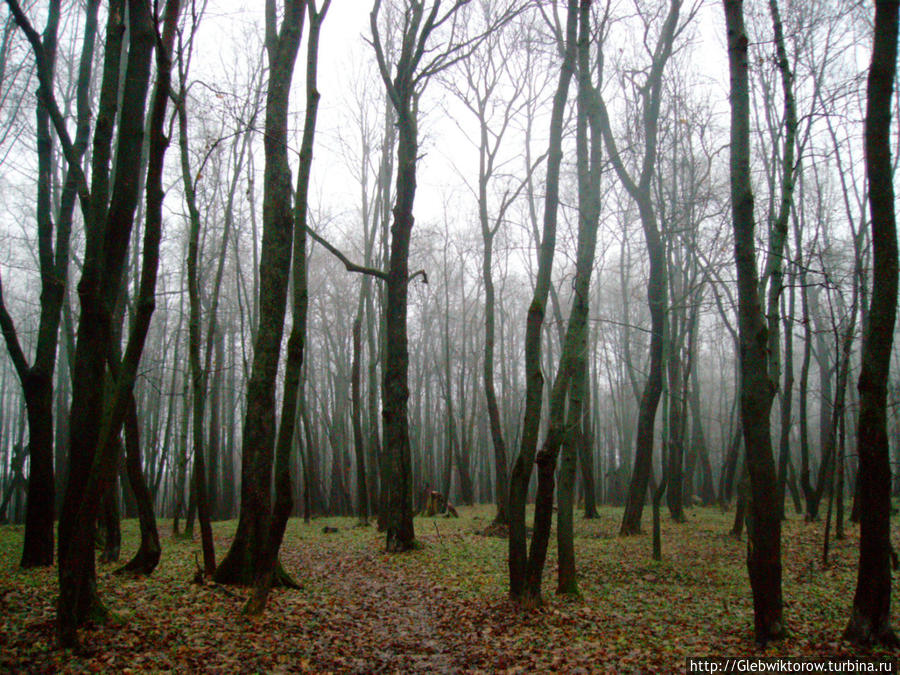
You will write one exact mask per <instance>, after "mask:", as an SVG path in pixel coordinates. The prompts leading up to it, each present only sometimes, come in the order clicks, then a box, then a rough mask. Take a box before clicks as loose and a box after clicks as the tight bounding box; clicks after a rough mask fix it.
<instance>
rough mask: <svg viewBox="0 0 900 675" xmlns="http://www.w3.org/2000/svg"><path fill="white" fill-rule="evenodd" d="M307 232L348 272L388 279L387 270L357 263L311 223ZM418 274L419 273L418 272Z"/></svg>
mask: <svg viewBox="0 0 900 675" xmlns="http://www.w3.org/2000/svg"><path fill="white" fill-rule="evenodd" d="M306 232H307V234H309V236H310V237H312V238H313V240H314V241H317V242H319V243H320V244H321V245H322V246H324V247H325V250H326V251H328V252H329V253H331V255H333V256H334V257H335V258H337V259H338V260H340V261H341V262H342V263H343V264H344V267H345V268H346V270H347V271H348V272H359V273H360V274H368V275H369V276H372V277H377V278H378V279H381V280H382V281H387V280H388V275H387V272H385V271H383V270H379V269H375V268H374V267H365V266H363V265H357V264H356V263H355V262H353V261H352V260H350V259H349V258H348V257H347V256H345V255H344V254H343V253H341V252H340V251H339V250H338V249H337V248H336V247H334V246H332V245H331V244H330V243H328V241H327V240H326V239H324V238H323V237H322V236H321V235H319V234H318V233H317V232H316V231H315V230H313V229H312V228H311V227H310V226H309V225H307V226H306ZM416 274H418V272H417V273H416ZM424 274H425V272H424V271H423V272H422V275H423V276H424ZM413 276H415V275H413ZM410 280H412V277H410ZM426 283H427V277H426Z"/></svg>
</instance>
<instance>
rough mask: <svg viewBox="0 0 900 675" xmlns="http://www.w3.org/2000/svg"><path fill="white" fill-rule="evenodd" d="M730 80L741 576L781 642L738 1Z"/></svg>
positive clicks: (777, 536)
mask: <svg viewBox="0 0 900 675" xmlns="http://www.w3.org/2000/svg"><path fill="white" fill-rule="evenodd" d="M724 5H725V23H726V27H727V31H728V61H729V67H730V74H731V200H732V217H733V225H734V237H735V243H734V251H735V264H736V267H737V273H738V317H739V327H740V342H741V349H740V364H741V418H742V420H743V430H744V444H745V447H746V457H747V460H746V465H747V473H748V474H749V476H750V494H751V498H750V509H749V518H748V519H747V529H748V537H747V571H748V573H749V576H750V586H751V588H752V591H753V610H754V627H755V634H756V641H757V642H758V643H761V644H766V643H768V642H769V641H771V640H778V639H781V638H782V637H784V622H783V617H782V599H781V519H780V518H779V514H778V504H777V499H776V497H777V495H776V478H775V462H774V459H773V457H772V440H771V437H770V432H769V412H770V410H771V406H772V399H773V396H774V394H775V383H774V382H773V381H772V380H771V378H770V377H769V373H768V367H767V361H766V358H767V356H766V355H767V346H768V341H767V339H768V338H767V329H766V324H765V321H764V316H763V310H762V304H761V301H760V296H759V282H758V279H757V272H756V251H755V241H754V220H753V192H752V188H751V182H750V126H749V95H750V90H749V84H748V81H747V80H748V77H747V73H748V62H747V44H748V41H747V35H746V32H745V30H744V14H743V0H724Z"/></svg>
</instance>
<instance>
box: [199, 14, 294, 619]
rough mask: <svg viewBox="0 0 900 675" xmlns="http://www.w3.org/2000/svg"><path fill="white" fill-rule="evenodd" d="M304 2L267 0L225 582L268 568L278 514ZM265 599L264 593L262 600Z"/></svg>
mask: <svg viewBox="0 0 900 675" xmlns="http://www.w3.org/2000/svg"><path fill="white" fill-rule="evenodd" d="M305 8H306V2H304V0H287V2H286V5H285V8H284V18H283V19H282V24H281V27H280V28H279V27H278V18H277V12H276V6H275V1H274V0H267V2H266V50H267V53H268V58H269V88H268V92H267V94H266V119H265V135H264V146H265V169H264V178H263V180H264V188H263V237H262V249H261V251H260V261H259V323H258V324H257V331H256V339H255V341H254V344H253V365H252V369H251V373H250V379H249V381H248V383H247V412H246V415H245V417H244V430H243V440H242V442H241V448H242V449H243V456H242V458H241V513H240V517H239V519H238V526H237V531H236V533H235V536H234V539H233V540H232V542H231V548H229V550H228V553H227V554H226V555H225V557H224V558H223V559H222V561H221V562H220V563H219V566H218V567H217V568H216V570H215V573H214V575H213V579H215V580H216V581H217V582H219V583H230V584H239V585H250V584H252V583H254V581H256V578H257V575H258V574H259V573H260V571H261V570H262V569H264V568H268V567H269V565H268V564H267V562H268V553H269V550H268V549H267V548H266V546H267V542H268V541H269V539H268V535H269V529H270V519H271V516H272V506H271V484H272V467H273V463H274V459H275V425H276V422H275V389H276V386H275V385H276V379H277V377H278V363H279V360H280V356H281V355H280V350H281V340H282V337H283V335H284V319H285V313H286V309H287V291H288V277H289V275H290V268H291V250H292V240H293V236H294V218H293V210H292V208H291V169H290V166H289V164H288V152H287V143H288V136H287V114H288V112H287V108H288V100H289V94H290V89H291V81H292V79H293V73H294V62H295V60H296V57H297V51H298V49H299V46H300V36H301V34H302V27H303V19H304V10H305ZM194 433H195V434H196V433H200V430H197V429H195V430H194ZM276 489H277V488H276ZM279 544H280V542H279ZM276 555H277V551H276ZM273 569H275V570H276V571H277V572H278V575H277V577H276V581H281V582H283V583H288V582H289V581H290V580H289V579H288V578H287V576H286V575H284V574H283V571H282V570H280V568H278V566H277V565H274V567H273ZM257 585H258V584H257ZM264 602H265V599H263V601H262V604H264Z"/></svg>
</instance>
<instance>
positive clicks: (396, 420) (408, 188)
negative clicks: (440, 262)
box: [370, 0, 512, 552]
mask: <svg viewBox="0 0 900 675" xmlns="http://www.w3.org/2000/svg"><path fill="white" fill-rule="evenodd" d="M468 2H469V0H453V2H451V3H449V4H448V5H447V6H446V7H444V8H442V7H441V5H442V2H441V0H434V2H432V3H431V4H430V6H428V3H426V2H425V1H424V0H403V4H402V7H403V33H402V37H401V46H400V49H399V53H398V54H397V55H396V59H395V61H394V62H393V63H391V62H390V61H389V55H388V54H387V53H386V52H385V49H384V48H383V45H382V38H381V32H380V30H379V27H378V14H379V12H380V10H381V0H375V2H374V4H373V6H372V12H371V14H370V25H371V32H372V46H373V47H374V49H375V58H376V61H377V63H378V70H379V72H380V74H381V79H382V81H383V83H384V86H385V89H386V90H387V94H388V98H389V99H390V101H391V105H392V106H393V109H394V113H395V115H396V124H397V141H398V142H397V180H396V196H395V202H394V208H393V216H394V219H393V224H392V225H391V243H390V254H389V256H388V268H387V270H386V272H384V273H381V274H379V275H378V276H381V277H382V278H383V279H384V281H385V284H386V288H385V307H384V313H385V314H384V315H385V323H384V330H385V342H384V344H385V354H384V367H383V377H382V406H383V407H382V423H383V433H384V452H385V454H386V460H387V461H386V463H385V467H384V468H385V469H386V470H387V474H386V475H382V477H381V479H382V485H386V487H387V488H388V499H387V515H386V518H385V525H386V536H387V544H386V546H387V550H388V551H395V552H398V551H405V550H408V549H409V548H411V547H412V546H413V542H414V540H415V532H414V530H413V504H412V458H411V451H410V439H409V418H408V410H407V409H408V403H409V382H408V379H409V378H408V372H409V346H408V344H409V342H408V336H407V326H406V321H407V302H408V301H407V287H408V285H409V282H410V281H411V277H410V274H409V243H410V236H411V234H412V228H413V224H414V218H413V204H414V202H415V196H416V164H417V160H418V153H419V138H418V102H419V99H420V97H421V95H422V92H423V90H424V88H425V86H426V85H427V84H428V81H429V80H430V79H431V78H432V77H433V76H434V75H436V74H438V73H439V72H441V71H442V70H445V69H446V68H448V67H449V66H451V65H453V64H454V63H456V62H458V61H460V60H461V59H463V58H465V57H467V56H468V55H469V54H470V53H471V52H472V51H473V49H475V48H476V47H477V46H478V44H479V43H480V42H481V41H482V40H483V39H484V36H485V35H487V34H488V33H489V32H490V31H492V30H494V29H496V28H497V27H499V26H500V25H502V24H503V23H505V22H507V21H508V20H509V18H510V17H511V16H512V12H511V11H506V12H503V13H501V14H500V16H499V18H498V19H496V20H495V23H494V24H493V25H492V26H490V27H489V28H488V30H486V31H485V32H484V33H482V34H480V35H477V36H475V37H470V38H465V39H459V37H458V35H459V32H460V30H461V25H462V21H463V17H462V13H461V11H460V10H461V9H462V8H463V7H464V6H465V5H467V4H468ZM441 32H446V33H447V34H448V35H447V37H446V38H445V39H444V42H443V43H442V44H441V45H440V46H436V45H434V44H433V42H434V38H435V37H437V36H439V35H440V33H441ZM416 274H418V272H417V273H416ZM424 278H425V277H424V273H423V279H424Z"/></svg>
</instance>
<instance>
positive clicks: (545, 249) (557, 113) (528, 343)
mask: <svg viewBox="0 0 900 675" xmlns="http://www.w3.org/2000/svg"><path fill="white" fill-rule="evenodd" d="M567 7H568V10H567V14H566V16H567V19H566V34H565V37H564V38H563V39H564V40H565V42H564V44H563V50H564V52H563V53H564V56H563V62H562V64H561V66H560V72H559V81H558V83H557V87H556V92H555V94H554V95H553V109H552V113H551V119H550V147H549V150H548V152H547V177H546V193H545V198H544V233H543V239H542V240H541V246H540V252H539V255H538V272H537V279H536V280H535V285H534V296H533V297H532V300H531V304H530V305H529V307H528V317H527V319H526V323H525V382H526V384H525V415H524V420H523V422H522V438H521V445H520V449H519V455H518V457H517V458H516V461H515V464H514V465H513V468H512V473H511V474H510V484H509V557H508V564H509V594H510V597H511V598H512V599H513V600H515V601H518V602H522V603H524V604H526V605H529V604H533V603H535V602H537V601H539V597H534V594H533V584H532V583H530V581H529V572H528V570H529V569H530V568H531V565H530V563H529V559H528V549H527V541H526V531H525V502H526V498H527V494H528V483H529V482H530V480H531V471H532V464H533V463H534V460H535V454H536V453H537V444H538V430H539V428H540V423H541V408H542V405H543V391H544V376H543V374H542V369H541V329H542V327H543V323H544V313H545V311H546V306H547V296H548V294H549V291H550V277H551V274H552V271H553V255H554V252H555V249H556V223H557V210H558V208H559V173H560V165H561V163H562V134H563V117H564V115H565V108H566V100H567V99H568V93H569V85H570V83H571V81H572V76H573V75H574V73H575V68H576V61H575V56H576V54H575V51H576V44H575V42H576V38H577V27H578V0H569V1H568V4H567ZM554 463H555V458H554ZM548 477H549V479H550V480H551V481H552V469H551V470H550V471H549V472H548V475H547V476H545V480H546V479H547V478H548ZM552 499H553V492H552V486H551V489H550V500H551V506H552ZM544 546H545V548H546V544H545V545H544ZM541 567H543V565H541ZM538 588H540V586H538Z"/></svg>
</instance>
